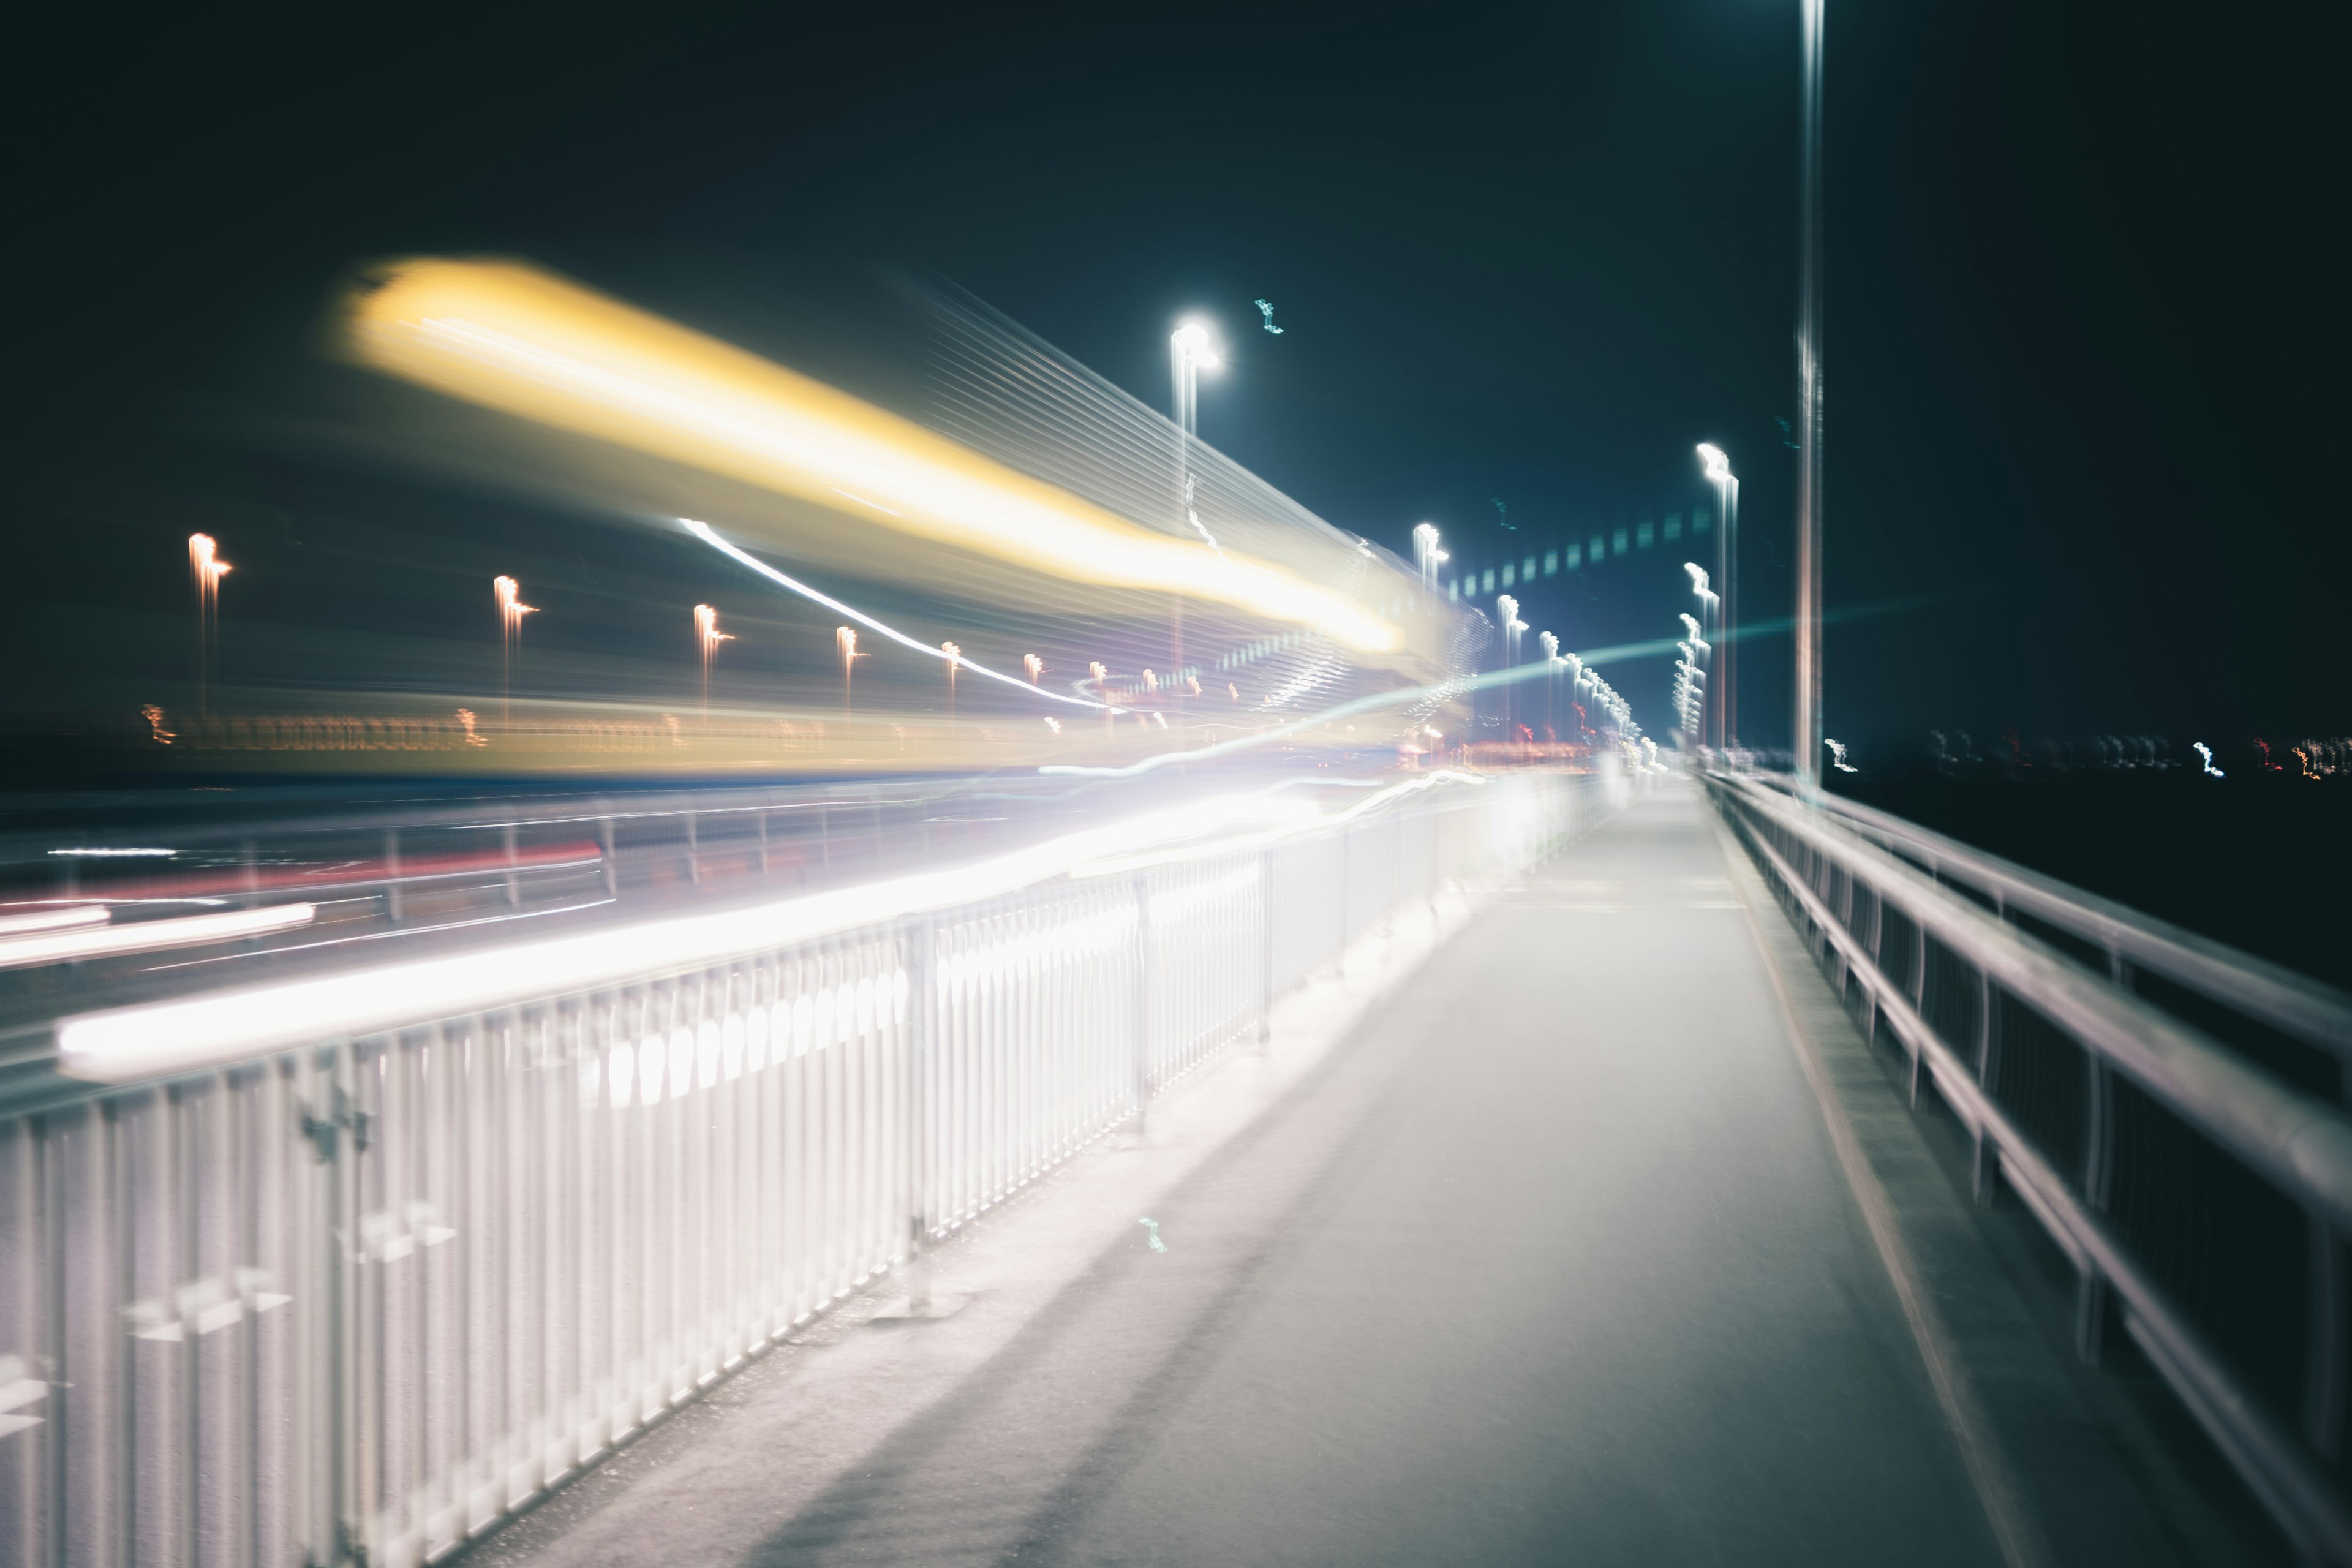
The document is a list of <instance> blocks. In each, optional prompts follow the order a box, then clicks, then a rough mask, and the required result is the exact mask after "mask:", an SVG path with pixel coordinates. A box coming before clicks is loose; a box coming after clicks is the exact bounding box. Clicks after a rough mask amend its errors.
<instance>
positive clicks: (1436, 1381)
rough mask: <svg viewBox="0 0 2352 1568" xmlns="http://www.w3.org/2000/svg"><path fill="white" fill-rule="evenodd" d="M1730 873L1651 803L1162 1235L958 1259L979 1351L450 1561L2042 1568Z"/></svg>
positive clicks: (655, 1452) (695, 1447)
mask: <svg viewBox="0 0 2352 1568" xmlns="http://www.w3.org/2000/svg"><path fill="white" fill-rule="evenodd" d="M1746 875H1747V874H1746V872H1745V871H1744V869H1743V868H1739V867H1738V866H1736V865H1735V864H1733V863H1732V862H1729V861H1728V860H1727V858H1726V852H1725V847H1724V844H1723V841H1722V840H1721V838H1720V837H1719V835H1718V832H1717V829H1716V828H1715V826H1714V825H1713V823H1712V821H1711V819H1710V818H1709V817H1708V816H1707V815H1706V812H1705V811H1704V809H1703V808H1702V806H1701V805H1700V804H1699V802H1698V800H1697V799H1696V795H1695V794H1692V793H1688V792H1685V791H1682V790H1679V789H1677V790H1672V791H1669V792H1664V793H1662V794H1660V795H1657V796H1654V797H1652V798H1649V799H1647V800H1644V801H1643V802H1641V803H1639V804H1637V805H1635V806H1633V808H1632V809H1631V810H1629V811H1628V812H1626V813H1625V814H1623V815H1622V816H1620V817H1619V818H1618V819H1617V820H1616V821H1615V822H1614V823H1612V825H1611V826H1609V827H1607V828H1605V829H1604V830H1603V831H1602V832H1601V834H1599V835H1598V836H1596V837H1594V838H1592V839H1591V840H1590V841H1589V842H1587V843H1585V844H1583V845H1581V846H1580V847H1576V848H1575V849H1573V850H1571V851H1570V852H1569V853H1568V854H1565V855H1563V856H1560V857H1559V858H1555V859H1554V860H1553V861H1552V862H1550V863H1549V864H1548V865H1547V866H1545V867H1543V868H1539V869H1538V871H1537V872H1535V873H1533V874H1531V875H1530V876H1529V877H1528V878H1527V879H1524V880H1523V881H1522V882H1521V883H1520V884H1519V885H1517V887H1515V888H1513V889H1509V890H1507V891H1506V892H1505V893H1503V894H1502V895H1500V896H1498V897H1497V898H1496V899H1495V900H1492V901H1490V902H1489V903H1488V904H1487V905H1486V907H1485V908H1484V910H1482V911H1481V912H1480V913H1479V914H1478V915H1477V917H1476V918H1475V920H1473V921H1471V922H1470V923H1469V924H1468V925H1467V926H1466V927H1465V929H1463V930H1462V931H1460V932H1459V934H1457V935H1455V936H1454V938H1453V939H1452V941H1451V942H1448V943H1447V944H1446V945H1445V946H1444V948H1443V949H1442V950H1440V951H1439V952H1437V953H1436V954H1435V956H1433V957H1432V958H1430V959H1429V960H1428V961H1427V962H1426V963H1422V964H1421V965H1420V967H1418V968H1417V969H1415V970H1414V971H1413V972H1412V973H1411V974H1410V975H1409V976H1407V977H1406V978H1405V979H1403V980H1402V983H1400V984H1396V985H1395V986H1393V988H1391V990H1389V991H1388V992H1387V993H1385V994H1383V996H1382V998H1381V1002H1380V1003H1379V1004H1378V1005H1376V1006H1374V1007H1373V1008H1372V1009H1370V1011H1369V1012H1368V1013H1367V1014H1366V1015H1365V1016H1362V1017H1361V1018H1360V1020H1359V1021H1358V1023H1357V1024H1356V1026H1354V1028H1353V1029H1352V1031H1351V1032H1350V1033H1349V1035H1348V1036H1347V1037H1345V1038H1344V1039H1343V1040H1342V1041H1341V1042H1340V1043H1339V1045H1338V1046H1337V1047H1336V1048H1334V1049H1332V1050H1331V1051H1330V1052H1329V1053H1328V1055H1327V1056H1326V1057H1324V1058H1322V1059H1321V1060H1320V1061H1319V1063H1318V1064H1317V1065H1315V1066H1314V1067H1313V1068H1311V1070H1303V1071H1302V1072H1301V1074H1300V1075H1299V1076H1298V1077H1297V1079H1296V1080H1295V1082H1292V1083H1291V1084H1290V1085H1289V1087H1288V1088H1287V1089H1286V1090H1285V1091H1284V1092H1283V1093H1282V1095H1281V1096H1280V1098H1279V1099H1278V1100H1276V1101H1275V1102H1274V1103H1273V1104H1272V1106H1271V1108H1270V1109H1267V1110H1265V1112H1264V1113H1263V1114H1259V1115H1257V1116H1255V1119H1254V1120H1252V1121H1250V1122H1249V1124H1248V1125H1247V1126H1246V1128H1244V1129H1243V1130H1241V1131H1238V1132H1235V1133H1234V1134H1233V1135H1231V1136H1230V1137H1227V1138H1224V1139H1223V1141H1222V1142H1221V1143H1220V1145H1219V1146H1218V1147H1216V1148H1215V1150H1214V1152H1212V1153H1209V1154H1207V1155H1206V1156H1205V1157H1204V1158H1202V1159H1201V1160H1200V1161H1198V1162H1197V1163H1196V1164H1195V1165H1194V1166H1193V1167H1192V1170H1191V1171H1190V1173H1189V1174H1188V1175H1187V1176H1186V1177H1185V1179H1184V1180H1182V1181H1181V1183H1179V1184H1176V1185H1175V1186H1174V1187H1173V1188H1172V1189H1171V1190H1170V1191H1169V1192H1168V1193H1167V1194H1165V1196H1164V1198H1162V1199H1160V1200H1158V1201H1155V1202H1154V1204H1153V1206H1152V1209H1151V1210H1150V1212H1149V1213H1148V1214H1129V1213H1128V1212H1127V1211H1125V1210H1123V1209H1121V1208H1120V1207H1119V1205H1118V1201H1117V1200H1116V1199H1115V1198H1113V1199H1108V1200H1106V1201H1104V1202H1101V1203H1097V1204H1095V1205H1092V1207H1091V1208H1089V1207H1088V1206H1087V1204H1085V1203H1082V1202H1078V1201H1077V1200H1076V1197H1074V1196H1073V1195H1072V1194H1080V1193H1081V1192H1082V1189H1083V1188H1084V1186H1085V1184H1087V1183H1089V1182H1097V1181H1098V1182H1103V1183H1109V1184H1116V1182H1117V1180H1118V1176H1117V1162H1118V1160H1120V1159H1121V1158H1123V1157H1125V1156H1122V1155H1120V1154H1118V1153H1116V1152H1111V1153H1106V1154H1104V1155H1102V1156H1101V1157H1100V1165H1101V1169H1100V1170H1098V1171H1094V1172H1089V1171H1088V1170H1087V1169H1083V1168H1081V1169H1076V1170H1074V1171H1073V1172H1072V1173H1071V1174H1070V1175H1069V1176H1068V1177H1067V1178H1066V1180H1067V1182H1068V1183H1070V1184H1073V1185H1072V1186H1071V1187H1070V1188H1069V1190H1068V1191H1067V1192H1066V1193H1065V1194H1063V1196H1062V1197H1060V1198H1051V1197H1050V1196H1049V1198H1048V1199H1046V1200H1041V1202H1045V1203H1046V1204H1047V1205H1048V1206H1050V1205H1051V1204H1054V1203H1059V1204H1061V1205H1062V1208H1061V1210H1060V1211H1059V1217H1058V1218H1055V1219H1054V1221H1053V1223H1054V1224H1055V1226H1058V1230H1057V1231H1056V1234H1055V1235H1054V1236H1053V1237H1044V1236H1043V1235H1042V1234H1041V1235H1040V1236H1039V1237H1037V1238H1036V1239H1035V1240H1034V1244H1026V1243H1023V1242H1022V1241H1021V1238H1020V1236H1019V1234H1018V1233H1019V1227H1021V1226H1024V1225H1030V1224H1033V1223H1035V1220H1034V1216H1033V1217H1029V1218H1024V1215H1023V1214H1022V1212H1021V1205H1019V1204H1016V1205H1013V1211H1012V1212H1011V1213H1009V1214H1008V1215H1005V1216H1004V1217H1003V1219H1002V1220H1001V1221H1000V1222H999V1223H1000V1226H1002V1227H1003V1228H1000V1230H999V1231H998V1232H997V1233H996V1237H995V1240H994V1241H993V1242H992V1244H991V1245H992V1247H994V1251H993V1252H992V1253H991V1254H989V1256H991V1257H992V1258H995V1259H996V1262H995V1264H994V1265H993V1266H992V1267H995V1268H998V1269H1000V1270H1001V1271H1003V1273H1004V1274H1005V1277H1004V1278H991V1277H989V1276H988V1270H987V1269H985V1268H971V1267H966V1266H964V1265H960V1264H959V1262H958V1260H957V1256H956V1249H955V1248H954V1247H950V1248H948V1249H947V1250H946V1251H945V1252H944V1253H943V1254H942V1256H941V1258H940V1260H939V1263H938V1268H939V1269H940V1291H941V1294H942V1296H943V1298H945V1299H946V1300H949V1302H950V1305H953V1304H954V1303H956V1302H958V1301H960V1300H967V1299H968V1301H969V1304H968V1305H964V1306H962V1308H961V1311H958V1312H956V1313H955V1314H954V1315H952V1316H949V1317H946V1318H944V1319H943V1320H941V1321H908V1320H905V1319H903V1318H890V1317H888V1316H887V1315H886V1316H884V1317H883V1318H880V1319H878V1320H876V1321H866V1322H864V1323H862V1324H859V1325H854V1326H846V1327H845V1326H839V1325H836V1326H835V1328H834V1329H833V1330H831V1331H828V1332H829V1334H830V1336H831V1338H830V1342H828V1343H822V1344H816V1345H812V1346H810V1347H807V1348H806V1349H805V1350H799V1351H787V1352H782V1353H784V1354H786V1355H788V1356H789V1355H798V1356H800V1357H801V1359H800V1360H799V1361H797V1362H793V1363H787V1364H786V1365H784V1366H783V1367H782V1369H781V1370H779V1371H777V1372H776V1373H772V1374H771V1375H769V1376H768V1378H767V1383H766V1384H765V1385H764V1386H762V1385H761V1384H759V1383H758V1381H757V1379H758V1374H755V1376H754V1378H753V1379H752V1380H748V1381H749V1383H750V1384H751V1387H750V1392H748V1393H742V1394H728V1393H727V1392H726V1391H725V1390H723V1389H722V1391H721V1393H720V1394H719V1395H717V1396H715V1398H714V1401H713V1403H714V1405H716V1406H717V1408H715V1409H713V1410H710V1411H707V1412H703V1413H701V1414H699V1415H690V1416H687V1417H681V1418H680V1421H681V1423H682V1424H684V1425H686V1426H689V1427H691V1434H690V1440H689V1437H688V1436H680V1435H677V1434H669V1435H665V1434H662V1433H658V1432H657V1433H656V1434H655V1435H653V1436H650V1437H648V1438H647V1439H646V1440H645V1441H644V1442H642V1443H641V1444H639V1445H637V1446H636V1447H633V1448H632V1449H630V1450H628V1451H626V1452H625V1453H624V1454H622V1455H620V1456H619V1457H617V1458H615V1459H614V1460H613V1461H612V1462H611V1463H609V1464H608V1465H607V1466H606V1467H605V1468H604V1470H602V1471H600V1472H599V1473H597V1474H596V1475H593V1476H591V1477H589V1478H587V1479H585V1480H583V1482H581V1483H579V1484H578V1486H576V1487H575V1488H574V1489H573V1490H574V1493H575V1494H577V1495H575V1496H573V1497H572V1498H571V1499H569V1500H567V1499H564V1498H559V1499H558V1500H556V1502H555V1503H554V1504H552V1505H551V1507H550V1509H549V1510H547V1511H548V1513H549V1515H550V1518H549V1519H547V1520H541V1521H537V1522H536V1523H535V1522H534V1521H530V1520H526V1521H523V1522H522V1524H521V1525H520V1527H518V1528H517V1529H516V1530H514V1531H509V1532H507V1533H506V1534H504V1535H501V1536H499V1537H494V1538H493V1539H492V1540H491V1541H489V1542H485V1543H484V1544H483V1546H481V1547H479V1548H478V1549H477V1551H476V1553H475V1556H476V1559H477V1560H478V1561H481V1562H501V1563H503V1562H509V1561H527V1562H530V1563H535V1564H556V1563H632V1562H648V1563H649V1562H656V1561H675V1562H697V1563H760V1564H779V1565H781V1564H803V1563H806V1564H816V1563H828V1564H829V1563H954V1564H961V1563H972V1564H978V1563H1003V1562H1013V1561H1017V1562H1019V1563H1217V1564H1233V1563H1350V1564H1369V1563H1397V1564H1407V1563H1411V1564H1427V1563H1482V1564H1489V1563H1579V1564H1594V1563H1625V1564H1636V1563H1640V1564H1655V1563H1807V1564H1820V1563H1906V1564H1942V1563H1950V1564H1969V1565H1977V1564H1995V1563H2001V1562H2002V1561H2003V1560H2004V1557H2005V1556H2006V1557H2007V1558H2008V1560H2009V1561H2011V1562H2012V1563H2020V1562H2032V1561H2035V1560H2036V1555H2035V1550H2034V1548H2033V1546H2032V1542H2030V1541H2025V1542H2020V1541H2018V1540H2009V1541H2007V1542H2004V1540H2003V1539H2002V1538H2001V1536H2000V1534H1999V1533H1997V1529H1996V1526H1995V1525H1994V1523H1993V1522H1992V1521H1994V1520H1997V1519H1999V1518H2000V1517H2001V1505H2000V1499H1999V1498H1998V1497H1995V1498H1994V1499H1992V1500H1991V1504H1990V1510H1989V1507H1988V1500H1987V1497H1986V1485H1987V1480H1986V1473H1985V1469H1984V1467H1983V1465H1982V1464H1981V1463H1979V1464H1977V1465H1976V1466H1974V1467H1973V1468H1972V1466H1971V1463H1970V1462H1969V1455H1968V1454H1967V1453H1966V1452H1964V1449H1963V1447H1962V1438H1961V1436H1960V1435H1959V1434H1961V1433H1963V1432H1965V1431H1966V1430H1967V1422H1966V1420H1965V1419H1961V1420H1959V1421H1958V1422H1957V1423H1956V1420H1955V1416H1954V1411H1953V1405H1952V1400H1953V1391H1952V1389H1951V1388H1950V1387H1949V1386H1943V1387H1940V1388H1939V1386H1938V1384H1937V1379H1936V1377H1935V1376H1934V1375H1932V1374H1931V1372H1930V1364H1931V1363H1930V1360H1929V1359H1928V1357H1927V1356H1923V1353H1922V1343H1921V1340H1920V1319H1919V1306H1918V1303H1917V1302H1916V1301H1915V1302H1913V1303H1911V1305H1910V1308H1909V1310H1906V1301H1905V1300H1904V1298H1903V1296H1902V1295H1901V1294H1900V1293H1899V1291H1898V1287H1897V1284H1896V1282H1895V1281H1896V1276H1894V1275H1890V1270H1889V1267H1888V1262H1887V1259H1886V1256H1885V1247H1886V1245H1887V1243H1886V1240H1885V1237H1884V1236H1880V1237H1874V1234H1873V1230H1872V1226H1871V1217H1872V1211H1871V1210H1870V1209H1869V1208H1868V1207H1866V1206H1865V1204H1866V1200H1867V1194H1865V1198H1864V1200H1858V1199H1857V1196H1856V1192H1855V1188H1854V1185H1853V1183H1852V1182H1851V1181H1850V1180H1849V1176H1848V1174H1847V1173H1846V1172H1845V1171H1844V1170H1843V1169H1842V1166H1841V1152H1840V1148H1839V1145H1838V1144H1837V1142H1835V1141H1834V1139H1833V1136H1832V1126H1833V1123H1832V1121H1825V1118H1824V1114H1823V1106H1822V1102H1821V1101H1820V1100H1817V1099H1816V1095H1815V1089H1814V1088H1813V1087H1812V1086H1811V1083H1809V1080H1808V1077H1807V1074H1806V1071H1805V1068H1804V1067H1803V1065H1802V1060H1803V1058H1801V1053H1800V1052H1799V1051H1798V1050H1796V1049H1793V1048H1792V1043H1791V1039H1790V1024H1789V1017H1790V1014H1789V1010H1788V1008H1787V1006H1785V1005H1783V1003H1782V1001H1781V991H1780V988H1778V987H1776V983H1775V980H1774V978H1773V972H1772V971H1771V969H1770V968H1769V967H1768V965H1767V963H1766V961H1765V958H1764V955H1763V951H1762V949H1761V948H1759V942H1758V937H1757V933H1756V931H1755V930H1754V929H1753V928H1752V927H1751V925H1750V923H1749V922H1750V918H1751V917H1750V912H1749V910H1748V905H1747V903H1746V902H1744V901H1743V899H1742V896H1741V894H1740V891H1739V886H1740V885H1741V879H1744V878H1745V877H1746ZM1764 912H1765V914H1766V915H1767V916H1768V917H1770V918H1777V916H1771V913H1770V911H1769V907H1768V909H1767V910H1765V911H1764ZM1360 962H1361V960H1360ZM1824 995H1826V993H1824ZM1221 1070H1230V1071H1232V1072H1234V1073H1235V1074H1238V1075H1243V1076H1245V1075H1246V1074H1247V1072H1249V1071H1250V1070H1253V1069H1252V1068H1251V1064H1250V1063H1249V1062H1247V1061H1246V1060H1241V1061H1236V1062H1234V1063H1232V1064H1229V1068H1227V1069H1221ZM1202 1092H1206V1089H1204V1090H1203V1091H1202ZM1178 1110H1181V1107H1180V1108H1178ZM1154 1114H1155V1118H1158V1119H1160V1121H1171V1122H1173V1123H1174V1124H1176V1125H1179V1126H1180V1127H1181V1121H1182V1119H1181V1114H1178V1115H1173V1116H1171V1117H1161V1115H1160V1111H1159V1110H1155V1113H1154ZM1846 1155H1847V1158H1848V1161H1849V1163H1851V1160H1852V1159H1853V1146H1852V1142H1851V1139H1850V1138H1849V1142H1848V1147H1847V1149H1846ZM1024 1201H1026V1200H1024ZM1073 1205H1075V1206H1073ZM1073 1214H1086V1215H1091V1217H1090V1218H1087V1219H1085V1220H1084V1221H1083V1222H1080V1221H1076V1220H1073V1219H1072V1218H1071V1217H1070V1216H1071V1215H1073ZM1879 1217H1880V1218H1881V1219H1882V1220H1884V1218H1885V1215H1884V1214H1883V1213H1882V1214H1881V1215H1880V1216H1879ZM1145 1218H1149V1219H1150V1221H1151V1224H1150V1226H1145V1225H1143V1224H1141V1223H1139V1222H1140V1221H1141V1220H1142V1219H1145ZM1073 1226H1076V1227H1077V1228H1078V1229H1079V1230H1081V1231H1085V1234H1083V1235H1081V1236H1080V1237H1078V1242H1079V1243H1080V1244H1081V1246H1080V1250H1077V1251H1071V1250H1069V1249H1070V1248H1071V1247H1072V1245H1073V1243H1072V1236H1071V1234H1070V1233H1071V1231H1072V1229H1073ZM1086 1226H1093V1227H1094V1228H1093V1229H1092V1230H1091V1231H1086V1230H1085V1227H1086ZM1155 1241H1156V1242H1157V1244H1158V1245H1157V1246H1155V1245H1154V1243H1155ZM1056 1248H1058V1249H1061V1251H1062V1252H1063V1253H1065V1254H1066V1256H1068V1257H1069V1258H1070V1259H1071V1261H1070V1264H1069V1266H1068V1267H1067V1268H1066V1270H1065V1271H1064V1274H1063V1276H1062V1277H1060V1278H1056V1279H1050V1280H1048V1279H1045V1273H1046V1271H1047V1270H1048V1269H1049V1268H1050V1267H1051V1266H1050V1265H1049V1264H1048V1263H1046V1262H1045V1261H1042V1260H1043V1259H1045V1258H1047V1257H1048V1256H1049V1255H1051V1254H1053V1253H1054V1252H1055V1249H1056ZM960 1268H961V1269H962V1272H961V1273H959V1269H960ZM1016 1276H1017V1277H1016ZM1024 1292H1026V1293H1027V1297H1028V1298H1029V1300H1031V1303H1032V1304H1031V1305H1030V1306H1029V1307H1025V1308H1023V1309H1022V1310H1021V1311H1020V1315H1019V1316H1018V1318H1017V1321H1016V1320H1014V1319H1013V1318H1009V1317H1008V1318H1006V1319H1005V1325H1006V1326H1005V1327H1004V1328H1003V1331H1001V1332H997V1333H995V1334H994V1337H991V1331H990V1330H989V1328H988V1324H989V1322H990V1321H991V1318H990V1315H991V1314H992V1313H1007V1312H1010V1311H1012V1310H1013V1303H1015V1302H1017V1301H1020V1300H1023V1299H1024ZM826 1337H827V1336H826V1335H824V1334H821V1335H819V1336H817V1338H818V1339H820V1340H824V1339H826ZM1995 1471H1996V1475H1995V1480H1996V1483H1997V1482H1998V1473H1997V1472H1998V1466H1997V1465H1996V1466H1995ZM1996 1490H1998V1486H1997V1485H1996Z"/></svg>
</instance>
